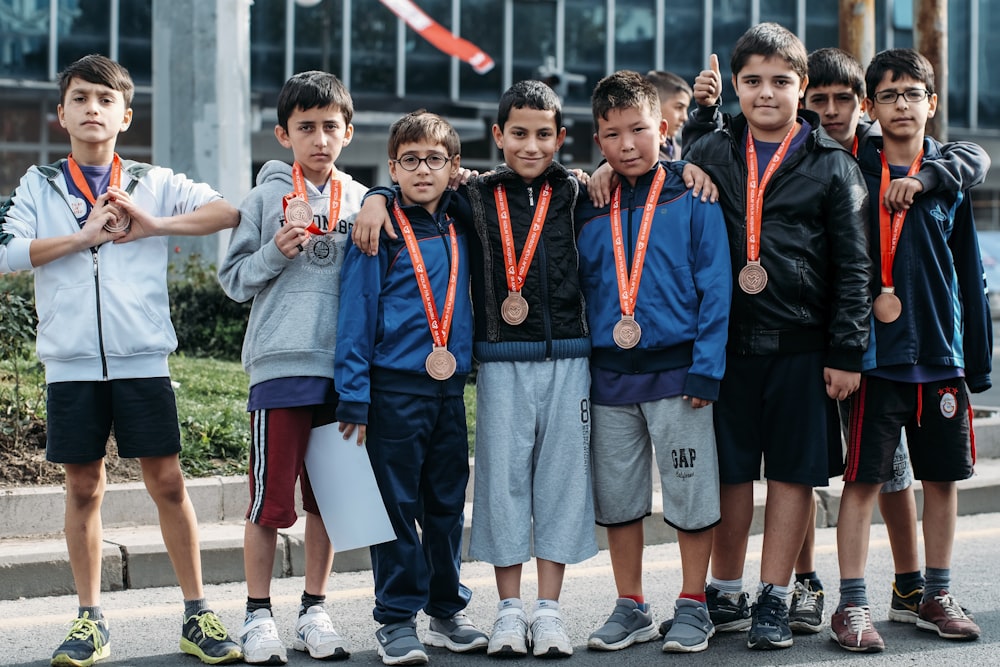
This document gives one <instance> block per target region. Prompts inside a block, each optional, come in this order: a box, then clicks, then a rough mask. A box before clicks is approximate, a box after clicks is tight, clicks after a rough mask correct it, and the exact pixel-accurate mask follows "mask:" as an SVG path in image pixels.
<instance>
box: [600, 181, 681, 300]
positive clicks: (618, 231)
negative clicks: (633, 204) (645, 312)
mask: <svg viewBox="0 0 1000 667" xmlns="http://www.w3.org/2000/svg"><path fill="white" fill-rule="evenodd" d="M666 178H667V172H666V170H665V169H664V168H663V166H662V165H660V166H659V167H657V169H656V176H655V177H653V184H652V185H650V186H649V194H648V195H646V204H645V206H644V207H643V210H642V221H641V222H640V223H639V237H638V238H637V239H636V244H635V255H633V257H632V273H631V275H629V274H628V262H627V260H626V258H625V241H624V239H623V235H622V186H621V185H619V186H618V187H617V188H615V191H614V193H613V194H612V195H611V238H612V241H613V242H614V248H615V273H616V274H617V277H618V302H619V305H620V306H621V309H622V315H633V314H635V301H636V298H637V297H638V295H639V281H640V280H642V265H643V264H644V263H645V261H646V248H647V246H648V244H649V233H650V231H651V230H652V229H653V214H654V213H655V212H656V202H657V201H659V199H660V190H662V189H663V181H664V180H666Z"/></svg>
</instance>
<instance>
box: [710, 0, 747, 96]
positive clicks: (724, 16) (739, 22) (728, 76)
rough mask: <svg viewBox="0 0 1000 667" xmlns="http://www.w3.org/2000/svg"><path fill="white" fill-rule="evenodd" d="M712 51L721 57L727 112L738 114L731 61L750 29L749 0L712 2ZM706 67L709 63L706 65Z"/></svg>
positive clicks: (720, 64)
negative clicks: (736, 47) (735, 50)
mask: <svg viewBox="0 0 1000 667" xmlns="http://www.w3.org/2000/svg"><path fill="white" fill-rule="evenodd" d="M712 2H713V5H712V51H713V52H714V53H715V54H717V55H718V56H719V71H720V72H721V73H722V104H723V108H724V110H725V111H727V112H729V113H738V112H739V110H740V107H739V101H738V100H737V99H736V91H734V90H733V86H732V74H733V72H732V69H731V68H730V65H729V61H730V58H731V57H732V53H733V46H735V45H736V42H737V40H739V38H740V35H742V34H743V33H744V32H746V30H747V28H749V27H750V3H749V2H748V0H712ZM705 64H706V65H707V64H708V63H705Z"/></svg>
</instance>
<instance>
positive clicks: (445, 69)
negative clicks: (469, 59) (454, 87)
mask: <svg viewBox="0 0 1000 667" xmlns="http://www.w3.org/2000/svg"><path fill="white" fill-rule="evenodd" d="M420 9H422V10H423V12H424V13H425V14H427V15H428V16H430V17H431V18H432V19H434V20H435V21H437V22H438V23H440V24H441V25H442V26H444V27H445V28H447V29H448V30H449V31H450V30H451V29H452V25H451V0H420ZM405 30H406V33H405V34H406V46H405V52H406V94H407V95H413V96H417V97H427V96H430V97H448V95H449V84H450V82H451V57H450V56H448V55H447V54H446V53H443V52H442V51H440V50H438V49H437V48H435V47H434V45H433V44H431V43H430V42H428V41H427V40H426V39H424V38H423V37H421V36H420V34H419V33H418V32H416V31H415V30H412V29H411V28H409V27H407V28H405ZM462 67H469V65H466V64H464V63H463V64H462Z"/></svg>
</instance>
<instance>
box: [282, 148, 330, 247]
mask: <svg viewBox="0 0 1000 667" xmlns="http://www.w3.org/2000/svg"><path fill="white" fill-rule="evenodd" d="M335 173H336V171H333V172H331V173H330V183H329V185H328V186H327V194H328V195H329V197H330V208H329V213H328V214H327V221H328V222H329V224H330V227H331V228H332V227H333V225H335V224H336V223H337V221H338V220H339V219H340V194H341V183H340V181H339V180H337V179H336V178H334V174H335ZM292 186H293V188H294V190H293V191H292V192H291V193H289V194H287V195H285V196H284V198H283V199H282V202H281V207H282V212H287V210H288V205H289V203H290V202H291V201H292V200H294V199H299V200H301V201H303V202H304V203H305V204H306V205H307V206H309V211H310V215H309V219H310V222H309V224H308V225H307V226H306V231H307V232H310V233H312V234H319V235H322V234H323V230H322V229H320V228H319V227H317V226H316V223H315V222H313V221H312V206H311V205H310V204H309V193H308V192H307V191H306V178H305V176H304V175H303V173H302V166H301V165H300V164H299V163H298V162H295V163H294V164H293V165H292ZM293 206H296V205H295V204H293ZM285 219H286V220H287V219H288V216H286V217H285Z"/></svg>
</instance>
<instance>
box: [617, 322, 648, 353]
mask: <svg viewBox="0 0 1000 667" xmlns="http://www.w3.org/2000/svg"><path fill="white" fill-rule="evenodd" d="M611 337H612V338H613V339H614V341H615V345H617V346H618V347H620V348H621V349H623V350H631V349H632V348H633V347H635V346H636V345H638V344H639V339H640V338H642V328H641V327H640V326H639V323H638V322H636V321H635V317H633V316H632V315H622V318H621V319H620V320H618V324H616V325H615V328H614V330H613V331H612V332H611Z"/></svg>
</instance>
